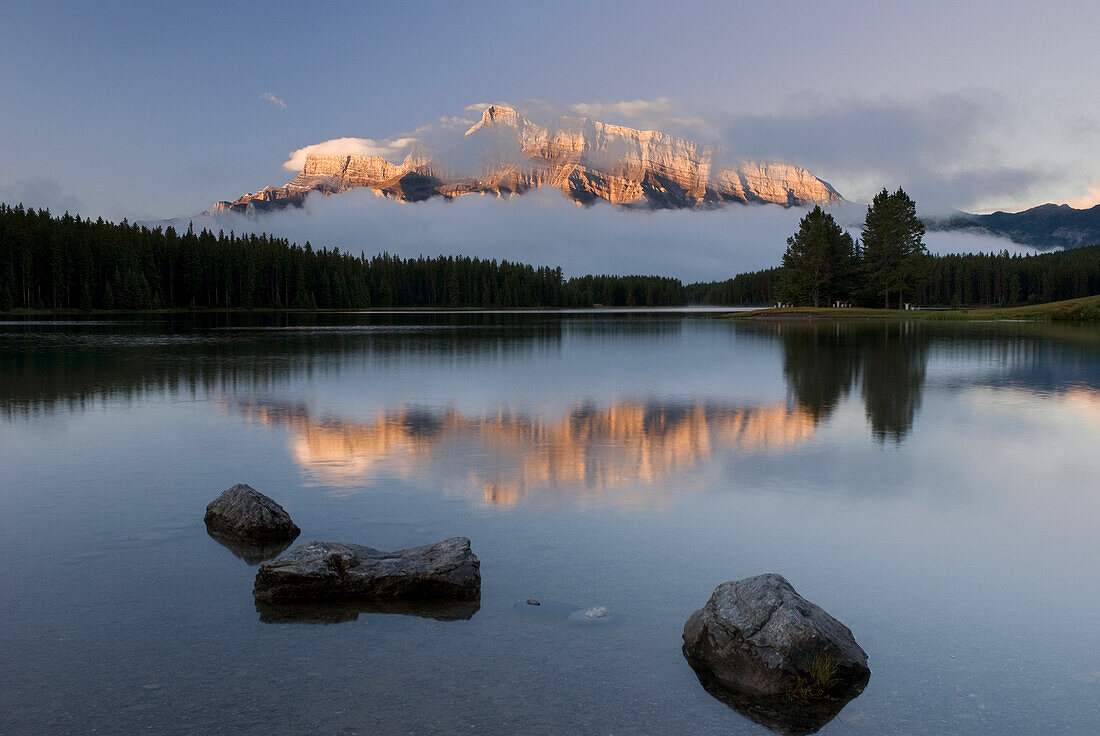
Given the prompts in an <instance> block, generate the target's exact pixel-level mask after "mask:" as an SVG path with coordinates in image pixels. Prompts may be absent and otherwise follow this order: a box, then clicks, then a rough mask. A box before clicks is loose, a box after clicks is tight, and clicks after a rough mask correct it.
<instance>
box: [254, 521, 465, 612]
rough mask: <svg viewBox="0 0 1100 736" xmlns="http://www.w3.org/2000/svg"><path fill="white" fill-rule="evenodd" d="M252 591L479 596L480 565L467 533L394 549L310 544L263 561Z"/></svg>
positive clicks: (265, 597)
mask: <svg viewBox="0 0 1100 736" xmlns="http://www.w3.org/2000/svg"><path fill="white" fill-rule="evenodd" d="M252 592H253V595H254V596H255V598H256V601H257V603H290V602H313V603H317V602H321V601H395V600H421V599H429V600H448V599H449V600H478V599H480V597H481V563H480V562H479V561H478V559H477V556H476V555H474V554H473V552H471V551H470V540H469V539H466V538H465V537H452V538H451V539H446V540H444V541H442V542H437V543H436V544H429V545H425V546H423V547H413V548H411V549H403V550H398V551H396V552H381V551H379V550H376V549H373V548H372V547H364V546H361V545H357V544H338V543H329V542H310V543H308V544H303V545H300V546H298V547H295V548H294V549H293V550H291V551H290V552H288V553H287V554H285V555H283V556H282V557H280V558H278V559H276V560H271V561H268V562H264V563H263V564H261V565H260V569H259V571H258V572H257V573H256V584H255V586H254V588H253V591H252Z"/></svg>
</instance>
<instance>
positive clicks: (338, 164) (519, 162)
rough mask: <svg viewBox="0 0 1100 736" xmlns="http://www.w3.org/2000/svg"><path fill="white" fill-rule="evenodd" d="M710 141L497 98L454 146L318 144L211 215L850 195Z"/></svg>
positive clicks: (796, 200)
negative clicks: (333, 201) (354, 197)
mask: <svg viewBox="0 0 1100 736" xmlns="http://www.w3.org/2000/svg"><path fill="white" fill-rule="evenodd" d="M717 155H718V152H717V151H716V150H715V149H714V148H713V147H709V146H700V145H699V144H697V143H694V142H692V141H688V140H684V139H682V138H677V137H675V136H671V135H667V134H665V133H660V132H657V131H653V130H634V129H633V128H626V127H623V126H619V125H608V124H605V123H601V122H598V121H595V120H591V119H588V118H566V119H563V120H562V121H560V122H559V124H557V125H555V126H554V127H547V126H541V125H537V124H535V123H533V122H531V121H530V120H527V119H526V118H524V117H523V116H522V115H520V114H519V113H517V112H516V111H515V110H513V109H512V108H510V107H503V106H500V105H491V106H489V107H488V108H486V109H485V111H484V113H483V114H482V118H481V121H480V122H478V123H476V124H475V125H473V126H472V127H471V128H470V129H469V130H467V131H466V134H465V136H463V137H462V139H461V140H459V141H457V142H456V143H453V144H451V145H449V146H447V147H446V148H444V149H440V150H432V149H429V148H428V147H426V146H424V145H419V146H417V147H414V148H413V150H412V151H410V152H409V154H408V155H407V156H406V157H405V160H404V161H402V162H401V163H400V164H395V163H391V162H390V161H387V160H386V159H384V158H382V157H380V156H361V155H330V154H324V153H310V154H309V155H308V156H307V157H306V161H305V166H304V167H303V169H302V173H300V174H299V175H298V176H297V178H295V179H294V180H293V181H291V182H289V183H288V184H286V185H285V186H282V187H279V188H275V187H267V188H265V189H263V190H261V191H259V192H256V193H254V194H246V195H245V196H243V197H241V198H239V199H237V200H236V201H233V202H218V203H216V204H215V205H214V206H213V207H211V208H210V210H209V211H208V213H209V214H220V213H226V212H240V213H246V214H247V213H251V212H256V211H262V210H267V209H272V208H278V207H284V206H286V205H289V204H299V203H301V202H302V200H304V199H305V197H306V195H308V194H309V193H310V192H321V193H323V194H337V193H340V192H344V191H347V190H349V189H357V188H362V187H369V188H370V189H373V190H374V191H375V192H377V193H378V194H380V195H384V196H387V197H392V198H395V199H399V200H403V201H420V200H424V199H428V198H430V197H435V196H442V197H446V198H451V197H458V196H461V195H464V194H471V193H491V194H495V195H498V196H508V195H513V194H522V193H523V192H526V191H529V190H531V189H535V188H538V187H542V186H552V187H555V188H557V189H560V190H561V191H562V192H563V193H564V194H565V195H566V196H567V197H569V198H571V199H572V200H573V201H575V202H577V203H579V204H590V203H592V202H595V201H597V200H606V201H608V202H611V203H613V204H617V205H623V206H628V207H641V208H646V209H661V208H684V207H710V206H715V205H719V204H722V203H726V202H740V203H754V202H755V203H773V204H780V205H784V206H791V205H805V204H814V203H826V202H834V201H839V200H841V196H840V195H839V194H838V193H837V192H836V190H835V189H833V188H832V187H831V186H830V185H829V184H827V183H826V182H824V181H822V180H821V179H818V178H817V177H816V176H814V175H813V174H811V173H810V172H808V171H806V170H805V169H801V168H799V167H797V166H792V165H790V164H785V163H777V162H761V161H741V162H739V163H737V164H734V165H731V166H720V165H719V164H718V162H717V161H716V157H717Z"/></svg>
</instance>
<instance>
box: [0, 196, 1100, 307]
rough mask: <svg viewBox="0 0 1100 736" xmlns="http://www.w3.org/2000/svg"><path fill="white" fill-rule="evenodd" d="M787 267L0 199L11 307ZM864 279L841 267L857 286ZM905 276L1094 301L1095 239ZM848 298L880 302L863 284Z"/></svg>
mask: <svg viewBox="0 0 1100 736" xmlns="http://www.w3.org/2000/svg"><path fill="white" fill-rule="evenodd" d="M792 240H794V239H792ZM856 247H857V248H858V246H856ZM856 255H857V256H858V255H859V251H858V250H857V251H856ZM784 273H785V269H784V267H776V268H772V269H766V270H763V271H756V272H753V273H742V274H738V275H737V276H735V277H733V278H731V279H728V280H725V281H717V282H705V283H692V284H687V285H685V284H683V283H681V282H680V281H679V280H678V279H675V278H667V277H658V276H607V275H604V276H591V275H590V276H579V277H572V278H566V277H565V276H564V275H563V273H562V269H561V268H551V267H547V266H542V267H535V266H530V265H526V264H522V263H515V262H510V261H499V262H498V261H495V260H483V259H478V258H469V257H458V256H437V257H424V256H420V257H417V258H402V257H399V256H395V255H390V254H387V253H381V254H379V255H373V256H366V255H353V254H352V253H349V252H342V251H341V250H340V249H339V248H333V249H331V250H329V249H328V248H321V249H314V248H313V247H312V245H311V244H310V243H308V242H307V243H306V244H305V245H303V246H300V245H297V244H294V243H291V242H289V241H287V240H284V239H280V238H275V237H272V236H268V235H253V234H248V235H236V234H233V233H229V234H226V233H223V232H219V233H217V234H214V233H212V232H210V231H208V230H203V231H201V232H198V233H196V232H194V231H193V230H192V229H191V228H188V230H187V231H186V232H183V233H180V232H177V231H176V230H174V229H173V228H171V227H168V228H164V229H161V228H148V227H144V226H140V225H136V224H131V223H127V222H126V221H125V220H124V221H123V222H121V223H111V222H107V221H104V220H103V219H102V218H100V219H97V220H91V219H82V218H80V217H74V216H71V215H68V214H65V215H63V216H60V217H57V216H53V215H51V214H50V213H49V212H48V211H46V210H34V209H24V208H23V207H22V206H16V207H10V206H8V205H4V204H0V310H5V311H10V310H30V309H59V310H60V309H80V310H91V309H108V310H110V309H117V310H124V309H197V308H198V309H281V308H292V309H367V308H372V307H373V308H392V307H469V308H501V307H513V308H514V307H545V308H556V307H593V306H679V305H684V304H705V305H723V306H760V305H770V304H774V303H775V302H776V301H778V300H780V299H781V295H782V294H783V293H784V288H785V283H784ZM861 278H862V277H861V273H860V272H859V271H858V270H857V271H852V272H850V273H849V280H850V281H851V280H852V279H854V282H853V283H857V285H858V282H859V281H860V279H861ZM905 281H906V284H907V286H906V288H907V292H906V294H905V298H906V300H907V301H912V302H913V303H916V304H921V305H925V306H979V305H980V306H1013V305H1021V304H1034V303H1040V302H1048V301H1057V300H1062V299H1072V298H1077V297H1083V296H1091V295H1094V294H1100V245H1098V246H1090V247H1085V248H1076V249H1073V250H1066V251H1058V252H1053V253H1044V254H1040V255H1028V256H1023V255H1009V254H1008V253H1007V252H1002V253H999V254H988V255H985V254H977V255H946V256H931V255H927V254H916V255H915V256H913V257H912V258H910V263H909V265H908V268H907V271H906V274H905ZM786 287H787V291H788V292H789V291H790V288H789V284H786ZM822 293H823V294H824V292H822ZM838 295H839V294H838ZM827 296H828V298H833V296H834V295H833V294H828V295H827ZM845 298H850V299H853V300H854V301H856V302H861V303H868V304H875V303H876V302H875V300H876V299H880V297H879V296H878V295H877V292H875V291H874V290H873V289H870V288H868V287H867V285H866V284H865V283H864V284H863V285H862V286H859V287H858V288H851V289H848V290H847V292H846V293H845ZM890 298H891V297H890V296H889V295H888V296H887V300H889V299H890ZM877 303H878V304H882V301H881V299H880V301H878V302H877Z"/></svg>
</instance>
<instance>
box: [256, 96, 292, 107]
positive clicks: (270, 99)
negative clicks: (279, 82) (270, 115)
mask: <svg viewBox="0 0 1100 736" xmlns="http://www.w3.org/2000/svg"><path fill="white" fill-rule="evenodd" d="M260 99H261V100H266V101H267V102H270V103H271V104H272V105H278V106H279V107H282V108H284V109H285V108H286V103H285V102H283V100H282V99H280V98H278V97H276V96H275V95H274V93H272V92H264V93H263V94H262V95H260Z"/></svg>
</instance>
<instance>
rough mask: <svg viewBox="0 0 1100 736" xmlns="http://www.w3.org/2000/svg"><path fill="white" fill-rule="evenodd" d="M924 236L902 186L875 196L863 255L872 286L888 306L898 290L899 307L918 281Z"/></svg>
mask: <svg viewBox="0 0 1100 736" xmlns="http://www.w3.org/2000/svg"><path fill="white" fill-rule="evenodd" d="M923 237H924V223H922V222H921V221H920V219H919V218H918V217H917V206H916V204H915V203H914V202H913V200H912V199H910V198H909V195H908V194H906V193H905V192H904V191H903V190H902V189H901V188H900V187H899V188H898V190H897V191H896V192H894V193H893V194H890V193H888V192H887V191H886V190H885V189H883V190H882V191H881V192H879V193H878V194H876V195H875V198H874V200H873V201H872V202H871V204H870V206H868V207H867V217H866V219H865V220H864V223H863V254H864V255H863V258H864V264H865V266H866V271H867V278H868V281H869V286H870V288H871V289H872V291H873V292H874V293H876V294H881V295H882V297H883V304H884V305H885V307H886V308H887V309H889V307H890V294H891V293H894V292H896V293H897V295H898V308H899V309H900V308H901V306H902V300H903V298H904V292H905V291H906V290H908V289H909V288H910V287H912V286H913V285H914V284H915V281H916V277H917V276H918V275H919V274H918V267H919V264H920V261H921V258H922V256H924V255H926V254H927V249H926V248H925V247H924V241H923Z"/></svg>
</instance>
